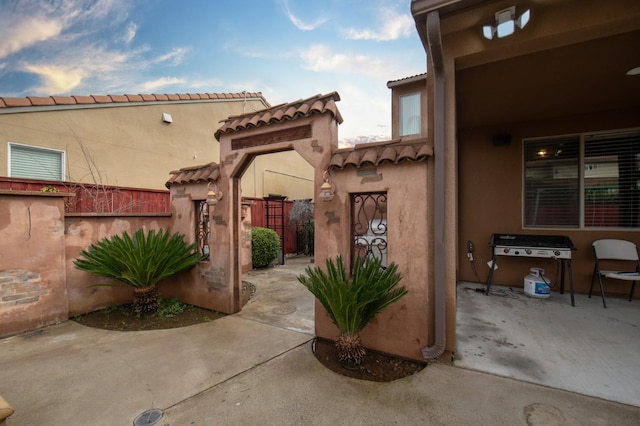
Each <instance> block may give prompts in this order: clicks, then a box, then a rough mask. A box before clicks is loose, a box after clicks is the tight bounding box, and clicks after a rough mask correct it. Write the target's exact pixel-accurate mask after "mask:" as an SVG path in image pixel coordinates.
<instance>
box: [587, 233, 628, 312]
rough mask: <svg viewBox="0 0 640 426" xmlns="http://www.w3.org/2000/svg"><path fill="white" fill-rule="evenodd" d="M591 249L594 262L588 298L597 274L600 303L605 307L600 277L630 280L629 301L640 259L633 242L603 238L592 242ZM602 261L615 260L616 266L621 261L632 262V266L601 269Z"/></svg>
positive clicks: (610, 261) (609, 261) (611, 261)
mask: <svg viewBox="0 0 640 426" xmlns="http://www.w3.org/2000/svg"><path fill="white" fill-rule="evenodd" d="M593 250H594V254H595V257H596V263H595V266H594V267H593V275H592V276H591V287H590V288H589V298H591V292H592V291H593V281H594V279H595V277H596V275H597V276H598V280H599V281H600V293H601V294H602V304H603V305H604V307H605V308H606V307H607V302H606V301H605V298H604V286H603V284H602V282H603V281H602V278H603V277H604V278H612V279H616V280H622V281H630V282H631V292H630V293H629V301H631V299H633V290H634V289H635V287H636V282H637V281H640V260H639V259H638V249H637V247H636V245H635V244H634V243H632V242H631V241H625V240H613V239H604V240H597V241H594V242H593ZM602 261H605V262H606V263H613V262H617V263H616V266H620V265H622V263H620V262H623V261H627V262H629V263H631V262H633V266H631V265H629V268H628V269H625V270H622V271H621V270H611V269H601V264H602V263H603V262H602Z"/></svg>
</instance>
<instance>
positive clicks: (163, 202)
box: [0, 177, 171, 214]
mask: <svg viewBox="0 0 640 426" xmlns="http://www.w3.org/2000/svg"><path fill="white" fill-rule="evenodd" d="M0 189H4V190H9V191H35V192H71V193H74V194H75V196H70V197H65V198H64V202H65V213H112V214H119V213H120V214H125V213H133V214H140V213H142V214H149V213H170V212H171V197H170V195H169V191H167V190H160V189H141V188H128V187H123V186H108V185H94V184H85V183H77V182H59V181H45V180H36V179H23V178H8V177H0Z"/></svg>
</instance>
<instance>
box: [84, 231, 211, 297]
mask: <svg viewBox="0 0 640 426" xmlns="http://www.w3.org/2000/svg"><path fill="white" fill-rule="evenodd" d="M201 260H203V256H202V255H201V254H200V253H199V252H198V250H197V246H196V244H191V245H187V244H186V243H185V241H184V237H183V236H182V235H179V234H177V233H176V234H173V235H171V234H170V233H169V231H168V230H160V231H155V230H150V231H149V232H148V234H147V235H145V233H144V230H143V229H138V230H137V231H136V232H135V233H134V234H133V237H131V236H129V234H128V233H127V232H124V233H123V234H122V235H121V236H119V235H114V236H112V237H111V238H104V239H102V240H101V241H99V242H97V243H94V244H92V245H91V246H89V247H88V248H87V250H84V251H82V252H81V253H80V258H78V259H76V260H75V262H74V264H75V266H76V268H78V269H80V270H82V271H86V272H89V273H91V274H94V275H99V276H103V277H108V278H112V279H114V280H116V281H119V282H122V283H124V284H127V285H129V286H131V287H134V288H145V287H150V286H153V285H155V284H156V283H158V282H159V281H161V280H163V279H165V278H168V277H170V276H172V275H174V274H176V273H178V272H180V271H183V270H186V269H189V268H191V267H193V266H195V265H196V264H197V263H198V262H200V261H201Z"/></svg>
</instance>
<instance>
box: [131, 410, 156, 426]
mask: <svg viewBox="0 0 640 426" xmlns="http://www.w3.org/2000/svg"><path fill="white" fill-rule="evenodd" d="M162 415H163V413H162V410H158V409H157V408H153V409H151V410H147V411H145V412H144V413H142V414H140V415H139V416H138V417H136V419H135V420H134V421H133V426H152V425H155V424H156V423H158V421H159V420H160V419H161V418H162Z"/></svg>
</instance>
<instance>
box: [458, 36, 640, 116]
mask: <svg viewBox="0 0 640 426" xmlns="http://www.w3.org/2000/svg"><path fill="white" fill-rule="evenodd" d="M638 66H640V31H634V32H628V33H624V34H621V35H616V36H610V37H605V38H601V39H596V40H592V41H587V42H583V43H578V44H574V45H569V46H565V47H559V48H555V49H550V50H543V51H539V52H536V53H531V54H528V55H524V56H519V57H515V58H511V59H504V60H500V61H497V62H491V63H487V64H483V65H478V66H474V67H470V68H465V69H462V70H459V71H457V73H456V98H457V111H458V117H457V118H458V125H459V126H460V127H461V128H471V127H481V126H492V125H499V124H504V123H517V122H527V121H532V120H539V119H550V118H554V117H560V116H567V115H574V114H586V113H592V112H595V111H603V110H617V109H628V108H634V107H636V108H640V75H636V76H628V75H626V72H627V71H628V70H630V69H631V68H634V67H638Z"/></svg>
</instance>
